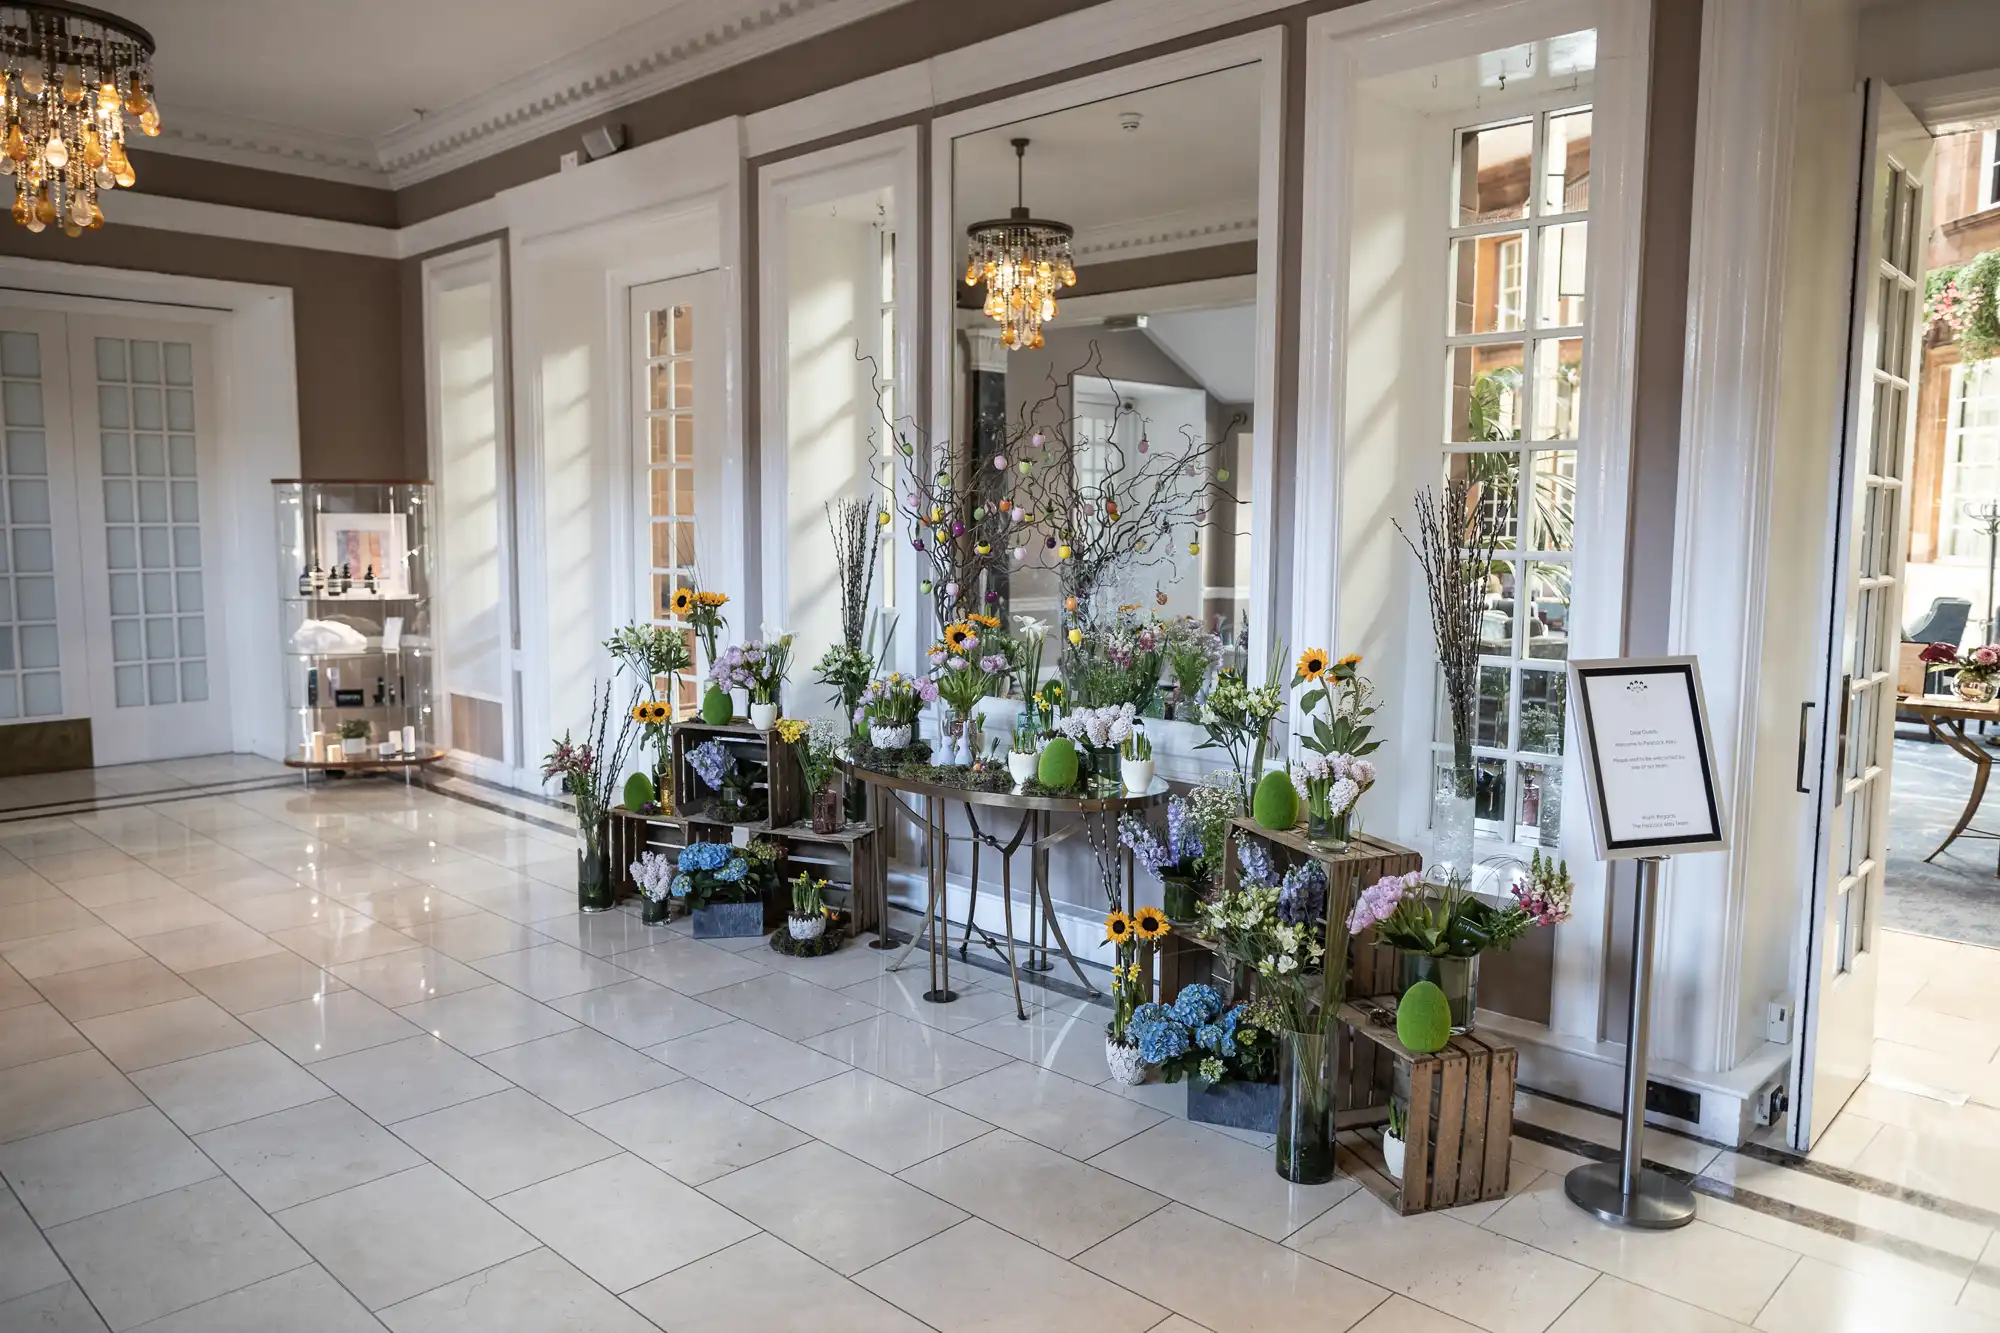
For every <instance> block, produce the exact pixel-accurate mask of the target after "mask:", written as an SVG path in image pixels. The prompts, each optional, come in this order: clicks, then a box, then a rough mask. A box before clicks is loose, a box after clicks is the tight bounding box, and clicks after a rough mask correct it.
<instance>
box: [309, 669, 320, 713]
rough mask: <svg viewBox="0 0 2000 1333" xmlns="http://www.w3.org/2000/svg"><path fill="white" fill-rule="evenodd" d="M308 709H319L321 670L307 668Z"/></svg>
mask: <svg viewBox="0 0 2000 1333" xmlns="http://www.w3.org/2000/svg"><path fill="white" fill-rule="evenodd" d="M306 707H308V708H317V707H319V668H318V667H307V668H306Z"/></svg>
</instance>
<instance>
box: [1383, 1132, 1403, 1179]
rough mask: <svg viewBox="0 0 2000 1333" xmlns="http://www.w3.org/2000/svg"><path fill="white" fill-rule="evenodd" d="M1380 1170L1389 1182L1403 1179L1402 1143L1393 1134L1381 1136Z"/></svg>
mask: <svg viewBox="0 0 2000 1333" xmlns="http://www.w3.org/2000/svg"><path fill="white" fill-rule="evenodd" d="M1382 1169H1383V1170H1384V1171H1387V1172H1388V1173H1389V1179H1391V1180H1401V1179H1402V1178H1403V1141H1402V1140H1401V1139H1399V1138H1397V1137H1396V1136H1395V1135H1394V1134H1389V1133H1384V1134H1383V1135H1382Z"/></svg>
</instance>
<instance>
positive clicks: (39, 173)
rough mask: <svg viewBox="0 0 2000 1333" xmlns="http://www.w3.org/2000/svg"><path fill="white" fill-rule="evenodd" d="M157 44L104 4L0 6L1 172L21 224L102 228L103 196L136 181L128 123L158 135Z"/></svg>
mask: <svg viewBox="0 0 2000 1333" xmlns="http://www.w3.org/2000/svg"><path fill="white" fill-rule="evenodd" d="M153 49H154V48H153V38H152V36H151V35H150V34H149V33H148V32H147V31H146V30H145V29H144V28H141V27H139V26H138V25H137V24H133V23H127V22H126V21H125V20H124V19H121V18H119V17H117V16H116V15H114V14H106V13H104V12H102V11H101V10H96V9H89V8H86V7H85V6H83V5H69V4H57V3H50V4H0V79H4V86H3V87H0V103H4V108H5V112H6V120H7V130H6V137H5V140H4V146H0V176H11V177H12V178H13V186H14V221H15V222H17V223H19V224H20V225H21V226H23V227H26V228H27V229H28V230H29V231H41V230H43V229H44V228H46V227H57V226H59V227H61V228H62V229H63V231H64V232H66V233H68V234H69V235H71V236H77V235H81V234H82V232H83V230H84V229H85V228H86V227H89V228H96V227H102V226H103V225H104V212H103V210H102V209H100V208H99V207H98V204H97V197H98V194H99V192H101V191H109V190H113V189H116V188H118V187H120V186H126V187H129V186H131V185H132V184H133V183H134V182H135V181H136V180H137V176H136V175H135V173H134V172H133V170H132V163H131V160H130V159H129V158H128V157H126V155H125V136H126V132H127V129H128V120H129V121H130V122H132V123H136V124H137V126H138V128H139V130H140V132H141V133H143V134H145V135H147V136H148V137H151V136H154V135H157V134H159V132H160V109H159V107H158V106H157V105H155V104H154V101H153Z"/></svg>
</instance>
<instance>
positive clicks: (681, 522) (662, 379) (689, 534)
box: [640, 303, 706, 707]
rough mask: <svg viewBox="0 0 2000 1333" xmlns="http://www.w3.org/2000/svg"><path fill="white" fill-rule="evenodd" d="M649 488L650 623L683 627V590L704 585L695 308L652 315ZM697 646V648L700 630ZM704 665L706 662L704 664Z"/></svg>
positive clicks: (687, 686)
mask: <svg viewBox="0 0 2000 1333" xmlns="http://www.w3.org/2000/svg"><path fill="white" fill-rule="evenodd" d="M645 326H646V347H645V364H644V365H643V366H642V367H641V368H640V373H641V374H642V375H643V376H644V377H645V385H646V439H647V446H648V449H647V465H646V487H647V494H648V503H647V513H648V515H649V517H650V521H649V522H648V524H647V527H648V529H649V532H648V538H649V541H650V543H651V549H652V556H651V562H650V568H651V570H652V577H651V578H650V580H649V581H648V582H649V584H650V587H649V594H648V595H649V603H648V606H647V610H646V618H647V619H649V620H651V621H653V622H655V623H658V624H669V625H680V624H681V623H682V621H681V619H680V618H679V617H677V616H676V615H675V614H674V610H673V597H674V590H675V589H677V588H693V587H695V586H697V583H698V575H697V572H696V567H695V544H694V521H695V498H694V421H695V416H694V414H695V397H694V379H695V375H694V371H695V361H694V355H695V331H694V329H695V325H694V307H693V306H692V305H688V304H684V303H683V304H677V305H671V306H666V307H663V308H661V309H658V310H652V311H648V312H647V314H646V321H645ZM689 648H690V651H692V649H693V637H692V632H690V635H689ZM703 665H704V666H705V665H706V664H703ZM681 690H682V698H681V700H680V703H681V704H682V706H683V707H691V706H692V705H693V703H694V680H693V677H692V675H690V676H687V677H684V678H683V679H682V682H681Z"/></svg>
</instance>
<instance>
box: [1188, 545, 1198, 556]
mask: <svg viewBox="0 0 2000 1333" xmlns="http://www.w3.org/2000/svg"><path fill="white" fill-rule="evenodd" d="M1188 554H1189V555H1200V554H1201V543H1200V542H1189V543H1188Z"/></svg>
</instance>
